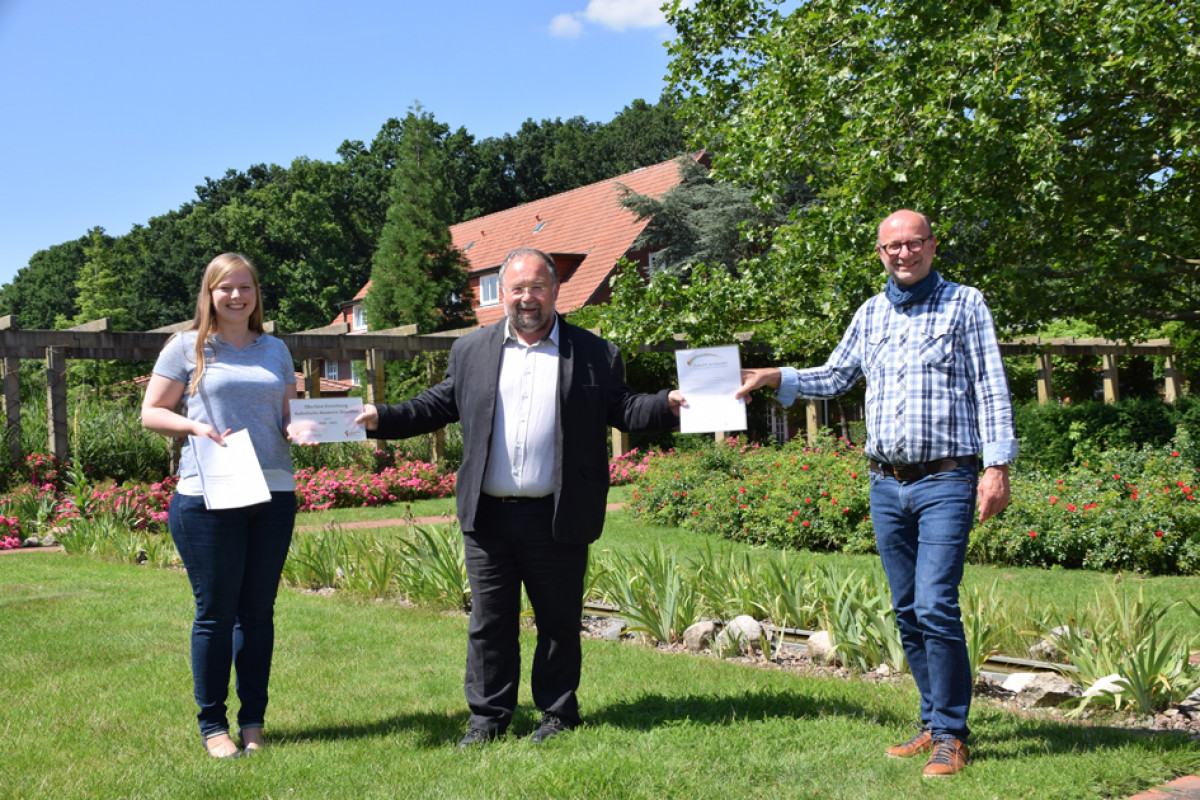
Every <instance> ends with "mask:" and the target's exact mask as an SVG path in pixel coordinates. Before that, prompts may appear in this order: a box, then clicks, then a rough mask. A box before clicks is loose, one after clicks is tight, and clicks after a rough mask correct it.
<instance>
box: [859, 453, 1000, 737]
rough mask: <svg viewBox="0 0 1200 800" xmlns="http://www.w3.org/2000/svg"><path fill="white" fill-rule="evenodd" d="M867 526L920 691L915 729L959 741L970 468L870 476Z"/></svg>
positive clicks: (964, 709) (965, 678)
mask: <svg viewBox="0 0 1200 800" xmlns="http://www.w3.org/2000/svg"><path fill="white" fill-rule="evenodd" d="M870 479H871V521H872V523H873V524H874V526H875V543H876V545H877V546H878V547H879V558H880V560H881V561H882V562H883V571H884V572H885V573H887V579H888V585H889V586H890V587H891V592H892V608H893V609H895V611H896V624H897V627H898V628H899V629H900V640H901V642H903V644H904V654H905V656H906V657H907V658H908V666H909V668H910V669H911V670H912V676H913V680H915V681H916V684H917V689H918V690H919V691H920V692H921V724H922V726H924V727H926V728H928V729H929V730H930V732H931V733H932V734H933V738H934V739H935V740H936V739H960V740H962V741H964V742H965V741H966V740H967V736H968V735H969V733H970V731H969V729H968V728H967V714H968V713H969V712H970V710H971V664H970V660H969V658H968V656H967V641H966V636H965V635H964V633H963V626H962V617H961V615H960V613H959V607H958V585H959V583H961V582H962V576H963V562H964V561H965V559H966V554H967V540H968V538H969V536H970V534H971V525H972V524H973V522H974V519H975V488H976V486H977V484H978V482H979V475H978V472H977V471H976V470H975V468H973V467H959V468H958V469H956V470H954V471H952V472H942V473H938V474H936V475H927V476H925V477H924V478H920V479H919V480H915V481H899V480H896V479H895V478H893V477H889V476H885V475H879V474H877V473H875V472H872V473H871V474H870Z"/></svg>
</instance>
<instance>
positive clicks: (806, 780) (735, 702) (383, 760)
mask: <svg viewBox="0 0 1200 800" xmlns="http://www.w3.org/2000/svg"><path fill="white" fill-rule="evenodd" d="M191 612H192V600H191V593H190V590H189V588H188V585H187V580H186V577H185V576H184V575H183V573H182V572H180V571H175V570H154V569H148V568H145V567H135V566H131V565H126V564H117V563H111V562H104V561H100V560H96V559H90V558H81V557H70V556H65V555H62V554H53V553H33V554H21V555H16V556H5V557H3V558H0V642H3V645H4V646H3V647H2V648H0V675H2V676H3V677H4V680H3V684H2V685H3V687H4V690H3V703H0V734H2V735H3V740H4V742H5V749H4V755H3V781H2V783H0V795H3V796H5V797H21V798H43V797H44V798H51V797H52V798H112V797H151V798H175V797H178V798H197V797H198V798H208V797H213V798H216V797H275V798H281V797H297V798H324V797H329V798H344V797H352V798H356V799H358V798H364V799H366V798H382V797H396V796H401V797H410V798H424V797H455V798H510V797H511V798H655V800H657V799H658V798H663V797H688V798H743V797H745V798H749V797H761V796H764V795H765V796H777V797H784V798H792V797H814V796H815V797H832V798H887V800H894V798H897V797H913V796H918V795H924V794H927V793H928V792H930V791H933V790H934V788H936V793H937V794H938V795H939V796H944V797H949V798H991V797H1055V798H1089V797H1124V796H1128V795H1129V794H1132V793H1134V792H1136V791H1139V790H1142V789H1145V788H1147V787H1150V786H1154V785H1157V784H1160V783H1162V782H1164V781H1165V780H1167V779H1169V778H1171V777H1174V776H1177V775H1180V774H1187V773H1189V772H1194V771H1196V770H1197V769H1200V755H1198V754H1197V750H1196V748H1195V745H1194V743H1189V742H1187V741H1186V740H1184V739H1181V738H1178V737H1173V736H1165V735H1160V736H1149V737H1148V736H1143V735H1136V734H1133V733H1128V732H1123V731H1118V730H1113V729H1108V728H1103V727H1077V726H1073V725H1069V724H1064V723H1062V722H1059V721H1056V720H1051V719H1025V718H1018V717H1014V716H1011V715H1009V714H1007V713H1005V712H1003V711H1001V710H999V709H997V708H995V707H992V706H989V705H988V704H986V703H983V702H980V703H977V704H976V707H975V710H974V711H973V713H972V726H973V728H974V729H975V731H976V737H975V741H974V743H973V744H974V748H973V752H974V759H975V760H974V763H973V764H972V765H971V767H970V768H969V769H968V770H967V771H966V772H964V773H963V774H962V775H959V776H958V777H956V778H954V779H952V780H945V781H940V782H938V784H937V786H936V787H931V786H930V785H929V782H928V781H924V782H923V781H922V779H921V778H920V763H919V762H911V761H896V760H892V759H888V758H885V757H884V756H883V754H882V749H883V748H884V747H886V746H887V745H890V744H893V743H895V742H897V741H900V740H902V739H905V738H907V737H908V735H909V733H910V728H909V727H908V725H909V724H910V722H911V720H912V717H913V715H914V714H915V709H916V703H917V700H916V696H915V693H914V691H913V690H912V688H911V687H909V686H907V685H899V686H891V685H877V684H871V683H866V682H862V681H856V680H850V681H846V680H837V679H826V678H806V677H798V676H796V675H794V674H790V673H785V672H782V671H778V670H764V669H756V668H753V667H747V666H743V665H737V664H731V663H726V662H720V661H717V660H714V659H708V658H698V657H692V656H683V655H672V654H665V653H662V652H659V651H656V650H653V649H651V648H647V647H641V646H637V645H629V644H625V643H617V642H600V641H590V640H589V641H585V643H584V649H585V656H584V664H585V674H584V679H583V686H582V688H581V702H582V705H583V712H584V714H585V716H586V718H587V719H588V722H589V727H587V728H585V729H583V730H579V731H575V732H572V733H571V734H568V735H566V736H564V737H562V738H561V739H559V740H557V741H555V742H552V743H550V744H549V745H547V746H544V747H541V748H537V747H533V746H531V745H529V743H528V742H525V741H523V740H522V738H521V737H522V736H523V735H525V734H527V733H528V732H529V731H531V730H532V729H533V727H534V726H535V724H536V719H537V718H536V713H535V711H534V709H533V708H532V703H531V702H530V700H529V696H528V674H527V672H526V675H525V677H524V678H523V681H522V688H521V700H520V702H521V708H520V711H519V713H518V718H517V720H516V721H515V722H514V725H513V729H512V731H511V734H510V736H509V737H507V738H506V739H505V740H503V741H501V742H499V743H497V744H495V745H494V746H491V747H488V748H485V749H484V750H482V751H480V752H476V753H468V754H462V753H459V752H458V751H457V750H455V749H454V746H453V745H454V744H455V743H456V742H457V739H458V738H459V736H461V734H462V732H463V731H464V730H465V727H466V720H467V711H466V708H465V705H464V702H463V697H462V665H463V658H464V652H465V650H464V648H465V637H466V620H465V618H464V617H462V616H461V615H457V614H447V613H443V612H438V611H434V610H430V609H424V608H404V607H400V606H398V605H396V604H394V603H388V602H381V603H377V602H366V601H360V600H355V599H353V598H351V597H348V596H336V597H334V598H325V597H320V596H316V595H312V594H307V593H302V592H298V591H283V592H282V593H281V595H280V599H279V604H278V615H277V628H278V635H277V642H278V644H277V648H276V658H275V670H274V675H273V679H272V696H271V697H272V699H271V708H270V710H269V712H268V728H267V742H268V750H267V751H266V752H264V753H262V754H260V755H259V756H257V757H254V758H249V759H242V760H239V761H236V762H218V761H215V760H212V759H209V758H208V757H207V756H205V755H204V751H203V748H202V746H201V743H200V740H199V738H198V736H197V735H196V734H195V722H194V708H193V706H192V700H191V677H190V672H189V668H188V630H189V627H190V618H191ZM532 641H533V637H532V634H531V633H530V632H526V633H525V634H523V636H522V643H523V647H524V656H525V663H526V665H527V664H528V661H529V656H530V648H531V646H532Z"/></svg>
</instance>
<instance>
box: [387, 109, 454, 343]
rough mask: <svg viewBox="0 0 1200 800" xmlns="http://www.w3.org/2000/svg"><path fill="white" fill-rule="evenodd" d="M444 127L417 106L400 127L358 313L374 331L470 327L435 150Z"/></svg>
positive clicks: (441, 167)
mask: <svg viewBox="0 0 1200 800" xmlns="http://www.w3.org/2000/svg"><path fill="white" fill-rule="evenodd" d="M444 132H445V130H444V127H442V126H439V125H437V123H436V122H435V121H434V120H433V117H432V116H431V115H429V114H426V113H423V112H422V111H421V109H420V108H419V107H418V108H416V109H415V110H414V111H413V112H411V113H409V115H408V116H407V117H406V118H405V120H404V126H403V135H402V139H401V146H400V153H399V157H398V158H397V160H396V165H395V168H394V170H393V172H394V176H393V178H392V186H391V192H390V194H389V201H390V202H389V206H388V210H387V221H386V222H385V223H384V226H383V233H382V234H381V236H380V239H379V246H378V248H377V249H376V250H375V255H374V258H373V259H372V261H371V288H370V290H369V291H368V292H367V297H366V300H365V306H366V310H367V318H368V319H369V320H370V321H371V326H372V327H373V328H376V329H380V328H389V327H393V326H396V325H410V324H416V325H417V329H418V331H419V332H421V333H429V332H431V331H438V330H446V329H449V328H456V327H462V326H464V325H467V324H469V323H470V322H472V321H473V319H474V315H473V314H472V312H471V304H470V300H469V288H468V283H467V272H466V259H465V258H464V257H463V255H462V253H461V252H459V251H458V250H457V249H456V248H455V247H454V245H453V243H452V241H451V239H450V224H451V220H452V216H451V209H450V204H449V202H448V201H447V197H446V192H445V190H444V179H445V175H444V169H445V162H444V160H443V157H442V151H441V148H440V147H439V138H440V136H441V135H444Z"/></svg>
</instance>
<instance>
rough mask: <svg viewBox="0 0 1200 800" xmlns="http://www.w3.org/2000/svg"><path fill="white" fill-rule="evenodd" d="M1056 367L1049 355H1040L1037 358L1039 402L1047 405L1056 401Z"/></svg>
mask: <svg viewBox="0 0 1200 800" xmlns="http://www.w3.org/2000/svg"><path fill="white" fill-rule="evenodd" d="M1053 377H1054V367H1053V365H1052V364H1051V360H1050V354H1049V353H1040V354H1039V355H1038V357H1037V393H1038V402H1039V403H1042V404H1045V403H1049V402H1050V401H1051V400H1053V399H1054V381H1053V380H1052V378H1053Z"/></svg>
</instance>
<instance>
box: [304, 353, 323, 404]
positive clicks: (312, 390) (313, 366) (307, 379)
mask: <svg viewBox="0 0 1200 800" xmlns="http://www.w3.org/2000/svg"><path fill="white" fill-rule="evenodd" d="M324 371H325V362H324V361H323V360H321V359H319V358H306V359H304V396H305V397H307V398H310V399H314V400H315V399H317V398H319V397H320V396H321V373H323V372H324Z"/></svg>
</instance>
